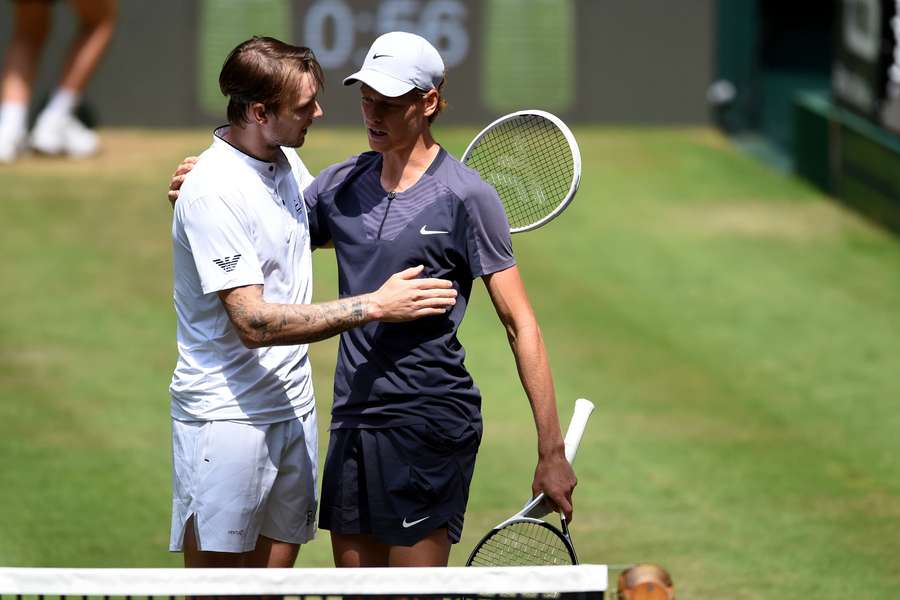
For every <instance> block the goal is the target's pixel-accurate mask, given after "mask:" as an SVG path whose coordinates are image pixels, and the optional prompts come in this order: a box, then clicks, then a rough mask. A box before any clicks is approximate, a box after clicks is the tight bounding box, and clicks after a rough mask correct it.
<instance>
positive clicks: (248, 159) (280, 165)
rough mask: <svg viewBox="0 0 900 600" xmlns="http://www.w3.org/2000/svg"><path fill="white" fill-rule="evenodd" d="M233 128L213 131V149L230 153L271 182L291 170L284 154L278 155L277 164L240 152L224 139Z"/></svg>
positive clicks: (224, 127) (221, 128) (223, 127)
mask: <svg viewBox="0 0 900 600" xmlns="http://www.w3.org/2000/svg"><path fill="white" fill-rule="evenodd" d="M229 127H231V126H230V125H222V126H221V127H218V128H216V130H215V131H213V147H215V148H218V149H220V150H223V151H225V152H227V153H229V154H230V155H231V156H233V157H235V158H237V159H238V160H240V161H241V162H242V163H244V164H245V165H247V166H248V167H250V168H251V169H253V170H254V171H256V172H257V173H258V174H259V176H260V177H262V178H264V179H266V180H269V181H275V179H276V177H277V176H278V175H279V174H280V173H281V172H282V171H283V170H284V169H288V170H290V164H289V163H288V160H287V157H286V156H285V155H284V152H283V151H282V152H279V153H278V158H277V159H276V160H275V162H268V161H264V160H260V159H258V158H255V157H253V156H250V155H249V154H247V153H245V152H243V151H242V150H239V149H238V148H237V147H236V146H233V145H231V144H230V143H228V142H227V141H225V140H224V139H223V138H222V135H223V134H224V133H225V132H226V131H227V130H228V128H229Z"/></svg>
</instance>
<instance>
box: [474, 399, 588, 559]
mask: <svg viewBox="0 0 900 600" xmlns="http://www.w3.org/2000/svg"><path fill="white" fill-rule="evenodd" d="M593 410H594V404H593V403H592V402H591V401H590V400H585V399H584V398H579V399H578V400H576V401H575V412H574V413H573V414H572V421H571V422H570V423H569V429H568V431H567V432H566V440H565V444H566V459H567V460H568V461H569V463H571V462H572V461H573V460H575V453H576V452H577V451H578V444H579V443H580V442H581V436H582V435H584V428H585V426H586V425H587V421H588V417H590V416H591V412H593ZM543 500H544V494H543V492H541V493H540V494H538V495H537V496H536V497H534V498H532V499H531V500H530V501H529V502H528V503H527V504H525V507H524V508H522V510H520V511H519V512H517V513H516V514H514V515H513V516H511V517H510V518H508V519H507V520H505V521H503V522H502V523H500V524H499V525H497V526H496V527H494V528H493V529H491V530H490V531H489V532H488V533H487V535H485V536H484V537H483V538H482V539H481V541H480V542H478V545H477V546H475V549H474V550H472V554H470V555H469V560H467V561H466V566H467V567H516V566H531V565H577V564H578V556H577V555H576V554H575V547H574V546H573V545H572V538H571V537H570V536H569V527H568V525H566V518H565V516H564V515H563V514H560V528H561V529H557V528H556V527H554V526H553V525H551V524H549V523H547V522H546V521H543V520H541V518H540V517H543V516H544V515H546V514H547V513H549V512H550V511H549V510H547V509H546V508H545V507H544V505H543Z"/></svg>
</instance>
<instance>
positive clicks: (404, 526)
mask: <svg viewBox="0 0 900 600" xmlns="http://www.w3.org/2000/svg"><path fill="white" fill-rule="evenodd" d="M430 518H431V515H428V516H427V517H422V518H421V519H416V520H415V521H413V522H411V523H407V522H406V517H403V529H406V528H408V527H412V526H413V525H418V524H419V523H421V522H422V521H424V520H425V519H430Z"/></svg>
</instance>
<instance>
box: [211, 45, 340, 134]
mask: <svg viewBox="0 0 900 600" xmlns="http://www.w3.org/2000/svg"><path fill="white" fill-rule="evenodd" d="M304 73H310V74H311V75H312V76H313V78H314V79H315V81H316V85H317V87H318V88H319V89H321V88H322V86H323V85H324V83H325V77H324V75H323V73H322V67H321V66H320V65H319V63H318V61H316V57H315V55H314V54H313V51H312V50H310V49H309V48H306V47H305V46H292V45H290V44H286V43H284V42H282V41H280V40H276V39H275V38H271V37H260V36H254V37H252V38H250V39H249V40H247V41H245V42H242V43H241V44H238V46H237V47H236V48H235V49H234V50H232V51H231V53H230V54H229V55H228V58H226V59H225V64H224V65H222V72H221V73H220V74H219V89H220V90H222V93H223V94H224V95H225V96H227V97H228V122H229V123H231V124H232V125H236V126H241V125H242V124H243V123H248V122H249V119H248V117H247V110H248V109H249V108H250V105H251V104H253V103H255V102H259V103H261V104H263V105H264V106H265V107H266V112H267V113H277V112H278V110H279V109H280V108H281V106H282V105H283V104H284V103H285V102H289V101H291V99H293V97H294V94H295V93H296V88H297V83H298V82H299V81H300V79H299V78H300V76H301V75H302V74H304Z"/></svg>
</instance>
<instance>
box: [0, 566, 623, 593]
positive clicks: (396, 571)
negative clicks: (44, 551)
mask: <svg viewBox="0 0 900 600" xmlns="http://www.w3.org/2000/svg"><path fill="white" fill-rule="evenodd" d="M606 586H607V568H606V566H605V565H579V566H565V567H552V566H551V567H507V568H484V569H472V568H467V567H425V568H417V567H394V568H368V569H52V568H0V594H20V595H39V594H42V595H71V596H187V595H195V596H200V595H207V596H208V595H236V594H251V595H259V594H274V595H316V596H326V595H327V596H339V595H389V594H405V595H419V596H422V595H456V594H459V595H463V594H472V595H474V594H513V595H515V594H544V593H556V592H563V593H568V592H597V591H604V590H606Z"/></svg>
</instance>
